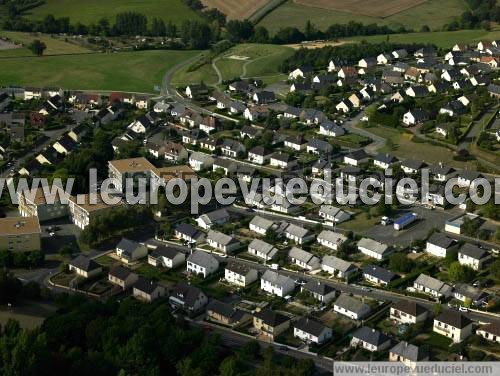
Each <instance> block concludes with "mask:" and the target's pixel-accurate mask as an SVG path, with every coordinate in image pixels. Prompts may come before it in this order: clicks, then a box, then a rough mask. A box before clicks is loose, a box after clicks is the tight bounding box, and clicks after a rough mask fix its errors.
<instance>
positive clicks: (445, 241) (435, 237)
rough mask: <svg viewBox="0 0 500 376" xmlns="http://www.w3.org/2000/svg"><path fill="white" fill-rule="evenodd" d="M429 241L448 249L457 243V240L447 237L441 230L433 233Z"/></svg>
mask: <svg viewBox="0 0 500 376" xmlns="http://www.w3.org/2000/svg"><path fill="white" fill-rule="evenodd" d="M427 242H428V243H431V244H433V245H437V246H438V247H440V248H445V249H448V248H450V247H451V246H452V245H453V244H454V243H455V240H454V239H451V238H449V237H447V236H446V235H444V234H442V233H440V232H435V233H434V234H432V235H431V237H430V238H429V239H428V240H427Z"/></svg>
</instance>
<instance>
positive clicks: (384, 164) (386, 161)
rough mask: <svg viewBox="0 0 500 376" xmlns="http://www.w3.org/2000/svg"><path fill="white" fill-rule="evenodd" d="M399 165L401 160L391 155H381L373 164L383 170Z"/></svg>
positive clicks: (374, 159) (377, 156)
mask: <svg viewBox="0 0 500 376" xmlns="http://www.w3.org/2000/svg"><path fill="white" fill-rule="evenodd" d="M397 163H399V160H398V159H397V158H396V157H394V156H393V155H390V154H384V153H379V154H377V155H376V156H375V158H373V164H374V165H375V166H376V167H379V168H383V169H384V170H386V169H388V168H390V167H392V166H394V165H395V164H397Z"/></svg>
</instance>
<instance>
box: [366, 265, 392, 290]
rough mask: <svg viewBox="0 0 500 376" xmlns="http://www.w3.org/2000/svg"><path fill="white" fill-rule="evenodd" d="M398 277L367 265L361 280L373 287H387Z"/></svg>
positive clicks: (387, 271) (376, 266)
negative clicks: (371, 284)
mask: <svg viewBox="0 0 500 376" xmlns="http://www.w3.org/2000/svg"><path fill="white" fill-rule="evenodd" d="M397 277H398V276H397V275H396V274H394V273H392V272H391V271H389V270H387V269H384V268H382V267H380V266H378V265H367V266H365V268H364V269H363V278H364V279H365V280H366V281H368V282H371V283H373V284H375V285H380V286H387V285H388V284H389V283H391V282H392V281H393V280H395V279H396V278H397Z"/></svg>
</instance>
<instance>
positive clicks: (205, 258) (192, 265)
mask: <svg viewBox="0 0 500 376" xmlns="http://www.w3.org/2000/svg"><path fill="white" fill-rule="evenodd" d="M217 269H219V261H217V259H216V258H215V257H214V256H212V255H211V254H209V253H207V252H205V251H194V252H193V253H191V254H190V255H189V256H188V258H187V264H186V270H187V272H188V273H192V274H195V275H200V276H202V277H203V278H207V277H208V276H209V275H210V274H212V273H215V272H216V271H217Z"/></svg>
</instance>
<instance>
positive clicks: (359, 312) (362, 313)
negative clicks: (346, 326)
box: [333, 294, 371, 320]
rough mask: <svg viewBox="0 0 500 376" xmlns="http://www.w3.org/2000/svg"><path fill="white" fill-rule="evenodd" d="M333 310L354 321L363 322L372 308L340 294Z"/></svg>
mask: <svg viewBox="0 0 500 376" xmlns="http://www.w3.org/2000/svg"><path fill="white" fill-rule="evenodd" d="M333 310H334V312H337V313H339V314H341V315H344V316H347V317H349V318H350V319H352V320H361V319H363V318H365V317H366V316H368V315H369V314H370V312H371V308H370V306H369V305H368V304H365V303H363V302H362V301H360V300H358V299H355V298H353V297H352V296H349V295H347V294H340V296H339V297H338V298H337V300H336V301H335V303H334V305H333Z"/></svg>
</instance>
